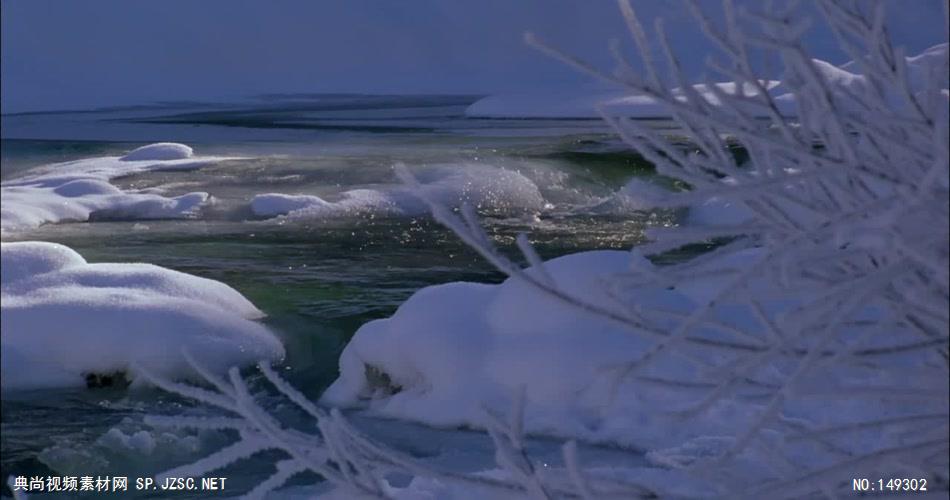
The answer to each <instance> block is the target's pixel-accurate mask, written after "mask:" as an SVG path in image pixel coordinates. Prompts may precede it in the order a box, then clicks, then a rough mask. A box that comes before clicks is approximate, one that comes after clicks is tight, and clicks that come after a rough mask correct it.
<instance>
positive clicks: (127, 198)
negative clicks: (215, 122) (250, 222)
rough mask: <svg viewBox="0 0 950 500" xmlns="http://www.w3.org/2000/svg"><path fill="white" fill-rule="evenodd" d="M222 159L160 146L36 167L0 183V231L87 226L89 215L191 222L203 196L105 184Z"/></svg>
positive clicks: (205, 198) (180, 146)
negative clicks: (186, 219) (68, 224)
mask: <svg viewBox="0 0 950 500" xmlns="http://www.w3.org/2000/svg"><path fill="white" fill-rule="evenodd" d="M223 159H224V158H217V157H193V156H192V151H191V148H190V147H188V146H185V145H183V144H173V143H159V144H152V145H149V146H144V147H141V148H138V149H136V150H134V151H132V152H130V153H129V154H127V155H125V156H122V157H102V158H90V159H85V160H77V161H72V162H67V163H58V164H54V165H47V166H44V167H39V168H36V169H34V170H33V171H31V172H30V173H28V174H27V175H26V176H23V177H20V178H16V179H13V180H9V181H6V182H3V183H2V184H0V231H2V232H3V233H12V232H16V231H23V230H28V229H32V228H36V227H38V226H40V225H42V224H46V223H56V222H63V221H85V220H88V219H89V217H90V216H92V215H93V214H95V215H98V216H104V217H113V218H122V219H162V218H184V217H192V216H194V215H195V214H196V213H197V211H198V210H199V209H200V208H201V206H202V205H204V204H205V203H207V202H208V200H209V196H208V194H207V193H203V192H195V193H188V194H184V195H181V196H177V197H165V196H161V195H158V194H154V193H146V192H137V191H133V190H127V191H123V190H121V189H119V188H117V187H115V186H113V185H112V184H110V183H109V181H110V180H111V179H114V178H117V177H122V176H125V175H131V174H136V173H140V172H145V171H155V170H191V169H197V168H201V167H202V166H205V165H208V164H210V163H214V162H217V161H221V160H223Z"/></svg>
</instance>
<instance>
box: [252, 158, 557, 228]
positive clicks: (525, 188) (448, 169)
mask: <svg viewBox="0 0 950 500" xmlns="http://www.w3.org/2000/svg"><path fill="white" fill-rule="evenodd" d="M416 179H417V180H418V181H419V183H420V184H421V187H420V189H421V191H422V194H424V195H425V196H426V197H427V198H429V199H431V200H434V201H436V202H438V203H441V204H444V205H447V206H459V205H460V204H462V203H468V204H470V205H472V206H474V207H476V208H479V209H482V210H486V211H494V212H501V213H514V214H518V213H525V212H528V213H532V212H535V213H536V212H539V211H541V210H542V209H543V208H544V205H545V202H544V198H543V196H542V195H541V192H540V191H539V190H538V186H537V185H535V183H534V182H532V181H531V179H528V178H527V177H525V176H524V175H522V174H521V173H519V172H516V171H514V170H508V169H504V168H498V167H494V166H491V165H483V164H478V163H467V164H465V163H463V164H453V165H435V166H432V167H428V168H424V169H422V170H420V171H419V172H418V173H417V174H416ZM251 210H252V211H253V212H254V214H255V215H258V216H261V217H273V216H277V215H287V216H289V217H292V218H324V217H341V216H352V215H361V214H369V213H372V214H378V215H385V216H415V215H423V214H426V213H427V212H428V207H427V206H426V204H425V203H424V202H423V201H422V199H420V197H419V196H418V195H417V194H416V193H414V192H413V190H412V189H410V188H408V187H406V186H403V185H389V186H381V187H375V188H365V189H352V190H349V191H344V192H342V193H340V198H339V200H338V201H327V200H324V199H323V198H320V197H317V196H312V195H287V194H279V193H267V194H261V195H257V196H255V197H254V198H253V199H252V200H251Z"/></svg>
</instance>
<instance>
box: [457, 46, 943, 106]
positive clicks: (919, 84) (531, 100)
mask: <svg viewBox="0 0 950 500" xmlns="http://www.w3.org/2000/svg"><path fill="white" fill-rule="evenodd" d="M947 47H948V45H947V44H946V43H943V44H940V45H935V46H933V47H931V48H929V49H927V50H925V51H924V52H922V53H921V54H918V55H916V56H911V57H907V59H906V60H907V68H908V78H909V81H910V84H911V88H912V89H913V90H914V91H915V92H922V91H924V90H925V85H926V82H928V81H930V82H934V81H936V82H937V83H938V85H939V86H940V87H941V88H946V87H947V76H946V69H945V68H944V67H943V66H942V65H943V62H944V61H945V59H946V53H947ZM813 61H814V62H815V65H816V68H817V70H818V72H819V73H820V74H821V75H823V76H824V78H825V79H826V81H827V82H829V83H830V84H831V85H830V86H831V89H832V91H833V92H834V93H835V95H837V96H838V97H839V98H841V99H843V100H844V101H848V100H849V99H850V97H849V96H852V95H855V94H861V93H863V92H865V91H867V90H870V84H869V82H868V81H867V78H866V77H865V76H864V75H862V74H860V73H859V71H860V68H859V67H858V65H857V64H856V63H854V62H849V63H847V64H843V65H841V66H835V65H833V64H831V63H829V62H827V61H822V60H820V59H814V60H813ZM931 75H937V76H938V78H937V79H934V78H933V77H932V76H931ZM715 85H716V86H717V87H718V88H719V90H721V91H722V92H724V93H725V94H727V95H735V94H736V91H737V89H738V87H737V86H736V84H735V83H734V82H722V83H716V84H715ZM765 86H766V89H767V90H768V91H769V93H770V94H771V95H773V96H774V97H775V102H776V105H777V106H778V109H779V111H780V112H782V113H785V114H788V115H794V114H795V113H797V109H796V102H795V96H794V95H793V94H791V93H790V91H789V89H788V86H787V85H784V84H782V83H781V82H779V81H775V80H770V81H768V82H765ZM693 88H694V89H695V90H696V91H697V92H698V93H699V95H700V96H702V98H703V99H705V100H706V101H707V102H709V103H710V104H712V105H719V104H720V101H719V97H718V96H717V95H716V93H715V92H714V91H713V90H712V89H711V88H709V87H708V86H707V85H705V84H698V85H694V86H693ZM744 91H745V92H744V93H745V94H746V95H755V90H754V88H753V87H752V86H751V85H746V88H745V89H744ZM673 92H674V93H676V94H680V95H682V91H681V90H679V89H674V90H673ZM894 99H895V100H897V99H901V97H900V96H894ZM598 106H601V107H603V108H604V110H605V111H607V112H608V113H609V114H611V115H614V116H626V117H630V118H666V117H669V116H670V112H669V110H668V109H667V106H666V105H664V104H660V103H658V102H657V101H655V100H654V99H652V98H650V97H647V96H642V95H630V91H627V90H622V89H609V90H595V91H591V90H589V89H576V90H564V89H560V90H557V91H548V92H544V91H541V92H533V93H522V94H500V95H492V96H488V97H484V98H482V99H480V100H478V101H476V102H474V103H473V104H472V105H470V106H469V107H468V109H466V110H465V115H466V116H468V117H471V118H599V117H600V114H598V112H597V107H598Z"/></svg>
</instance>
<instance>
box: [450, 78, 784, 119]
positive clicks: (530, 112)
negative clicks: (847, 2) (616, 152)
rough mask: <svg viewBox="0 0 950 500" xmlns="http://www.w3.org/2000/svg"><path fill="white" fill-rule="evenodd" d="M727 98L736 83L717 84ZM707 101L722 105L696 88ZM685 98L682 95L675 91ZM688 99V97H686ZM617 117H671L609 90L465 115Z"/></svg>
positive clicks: (476, 108) (479, 106)
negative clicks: (606, 114)
mask: <svg viewBox="0 0 950 500" xmlns="http://www.w3.org/2000/svg"><path fill="white" fill-rule="evenodd" d="M764 84H765V86H766V88H767V89H773V88H775V87H776V86H778V85H779V82H777V81H769V82H764ZM715 85H716V87H718V89H719V90H720V91H722V92H724V93H726V94H728V95H734V94H735V93H736V91H737V89H738V86H737V85H736V84H735V83H734V82H722V83H717V84H715ZM693 89H694V90H696V92H698V93H699V94H700V95H701V96H702V97H703V98H704V99H706V100H707V101H708V102H710V103H711V104H714V105H717V104H719V97H718V96H717V95H716V94H715V92H714V91H713V90H712V89H711V88H709V86H708V85H706V84H697V85H693ZM743 90H744V92H745V93H746V95H754V94H755V89H754V87H752V86H751V85H746V87H745V89H743ZM673 92H674V93H677V94H679V95H682V91H681V90H679V89H674V90H673ZM684 99H685V97H684ZM598 106H600V107H602V108H604V110H605V111H606V112H608V113H609V114H611V115H615V116H627V117H631V118H665V117H668V116H670V113H669V110H668V109H667V107H666V105H665V104H662V103H659V102H657V101H656V100H655V99H653V98H651V97H647V96H642V95H630V91H628V90H622V89H610V90H600V91H590V90H583V89H577V90H573V91H571V90H558V91H553V92H550V91H549V92H544V91H540V92H533V93H530V94H507V95H504V94H503V95H493V96H488V97H484V98H482V99H480V100H478V101H476V102H474V103H472V105H470V106H469V107H468V109H466V110H465V115H466V116H468V117H470V118H600V114H599V113H598V112H597V107H598Z"/></svg>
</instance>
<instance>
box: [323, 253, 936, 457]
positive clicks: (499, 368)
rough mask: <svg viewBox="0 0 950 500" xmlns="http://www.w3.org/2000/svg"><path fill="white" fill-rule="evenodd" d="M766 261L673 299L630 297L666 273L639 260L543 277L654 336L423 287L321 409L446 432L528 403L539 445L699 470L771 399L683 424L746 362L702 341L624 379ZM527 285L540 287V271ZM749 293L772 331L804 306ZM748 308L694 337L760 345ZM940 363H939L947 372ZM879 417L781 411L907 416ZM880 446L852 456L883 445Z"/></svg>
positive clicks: (602, 257)
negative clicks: (727, 371) (555, 440)
mask: <svg viewBox="0 0 950 500" xmlns="http://www.w3.org/2000/svg"><path fill="white" fill-rule="evenodd" d="M762 255H763V252H762V250H761V249H755V248H753V249H747V250H743V251H740V252H736V253H733V254H726V255H723V256H721V257H718V258H716V259H714V260H713V261H710V262H709V263H708V266H709V268H710V269H717V270H718V274H715V275H712V276H698V277H695V278H689V279H685V280H682V281H680V282H677V283H675V284H672V286H660V285H658V286H629V285H625V283H629V282H625V281H624V280H625V279H626V278H624V277H625V276H627V277H629V276H631V275H632V274H636V275H643V274H644V273H646V275H654V276H656V275H659V274H660V273H659V272H658V270H657V269H656V268H654V267H653V265H652V264H651V263H650V262H649V261H647V260H646V259H644V258H642V257H639V256H637V255H631V253H629V252H619V251H592V252H582V253H577V254H573V255H567V256H564V257H559V258H556V259H553V260H550V261H548V262H546V263H545V264H544V269H545V271H546V274H547V275H549V276H550V278H551V279H552V280H553V281H554V282H555V283H556V284H557V286H558V288H559V289H560V290H561V292H562V293H564V294H566V295H568V296H570V297H572V298H574V299H576V300H578V301H581V302H583V303H586V304H594V305H596V306H597V307H600V308H602V309H603V310H606V311H609V312H613V313H615V314H618V315H623V314H624V313H625V312H629V311H631V310H637V311H643V312H645V313H647V312H650V311H663V313H650V315H649V317H650V318H651V320H650V321H651V322H652V323H653V328H654V329H655V330H656V331H655V332H654V333H649V332H647V331H643V330H638V329H637V328H631V327H629V326H622V325H620V324H619V323H617V322H615V321H614V320H611V319H608V318H607V317H605V315H603V314H595V313H593V312H590V311H589V310H585V309H582V308H577V307H573V306H571V305H569V304H567V303H565V302H564V301H561V300H559V299H557V298H554V297H553V296H551V295H549V294H546V293H544V292H541V291H539V290H538V289H536V288H534V287H533V286H531V285H529V284H527V283H526V282H524V281H522V280H520V279H518V278H509V279H508V280H506V281H505V282H503V283H501V284H499V285H486V284H475V283H462V282H458V283H449V284H444V285H437V286H432V287H428V288H424V289H422V290H420V291H418V292H417V293H416V294H415V295H413V296H412V297H411V298H410V299H409V300H407V301H406V302H405V303H403V304H402V306H400V308H399V309H398V310H397V311H396V313H395V314H393V316H392V317H390V318H387V319H380V320H376V321H372V322H370V323H367V324H365V325H363V326H362V327H361V328H360V329H359V330H358V331H357V332H356V334H355V335H354V336H353V338H352V340H351V341H350V343H349V345H347V347H346V348H345V350H344V351H343V353H342V355H341V357H340V377H339V378H338V379H337V380H336V381H335V382H334V383H333V385H331V386H330V388H329V389H327V391H326V392H325V393H324V394H323V396H322V402H323V403H325V404H329V405H336V406H344V407H354V406H355V407H364V408H367V409H368V410H369V411H370V412H371V413H373V414H378V415H384V416H388V417H396V418H403V419H409V420H414V421H418V422H422V423H425V424H429V425H435V426H471V427H476V428H479V427H482V426H483V425H484V422H485V420H484V418H485V417H484V415H485V413H484V410H485V409H486V408H487V409H489V410H491V411H497V412H501V413H505V412H508V411H510V410H511V405H512V400H513V399H514V398H515V395H516V394H518V393H519V392H520V391H522V390H523V391H524V395H525V407H524V411H525V415H524V417H525V418H524V425H525V430H526V431H527V432H529V433H536V434H543V435H553V436H558V437H562V438H570V439H580V440H583V441H590V442H608V443H612V444H615V445H620V446H625V447H633V448H636V449H646V450H663V449H677V450H678V451H675V452H670V453H671V454H672V455H676V458H675V459H676V460H678V461H689V460H691V459H692V458H690V457H689V456H687V455H690V454H691V453H694V452H695V453H698V454H703V453H706V451H705V450H707V448H708V446H706V445H705V444H702V445H699V444H696V443H706V441H703V439H706V440H707V441H708V439H707V438H709V437H717V436H718V437H721V438H722V439H718V440H717V441H716V442H717V443H721V442H729V441H730V440H731V439H733V438H734V437H735V436H737V435H738V434H740V433H741V432H742V430H743V429H747V428H748V426H749V425H751V423H752V422H754V420H755V418H756V415H759V414H761V413H760V412H761V411H762V404H764V401H765V400H764V399H762V398H761V397H759V398H758V399H756V398H757V397H756V396H754V395H755V394H759V395H760V394H761V388H756V387H749V388H747V389H736V391H737V392H740V393H746V394H748V395H750V396H749V397H725V398H722V399H720V400H718V401H716V402H715V403H712V404H711V406H710V407H708V408H707V409H705V411H704V412H703V413H702V414H701V415H700V416H697V417H695V418H690V419H688V420H687V419H686V417H683V416H681V415H679V414H678V413H677V412H678V411H680V410H685V409H687V408H691V407H692V406H693V405H695V404H696V403H697V402H698V401H701V400H702V399H703V398H704V397H705V396H707V395H708V394H709V390H711V388H712V386H710V385H709V384H708V379H707V378H706V377H707V375H704V373H709V371H710V370H711V371H713V372H715V370H717V369H724V368H723V367H725V366H729V363H732V362H735V357H734V355H735V353H730V352H729V349H728V348H727V349H712V348H710V347H709V346H708V345H706V344H705V343H704V342H698V343H696V344H680V345H677V347H676V348H675V349H673V350H671V351H665V352H666V354H664V355H662V356H658V357H655V358H654V359H653V360H652V362H651V364H649V365H648V366H646V367H644V368H643V369H642V370H640V372H639V373H638V374H637V375H636V376H629V375H627V376H624V373H625V372H624V370H623V369H621V367H624V366H629V363H632V362H636V361H637V360H640V359H641V357H642V356H643V355H644V354H645V353H646V352H648V351H649V350H650V349H651V346H653V345H655V342H656V341H657V339H658V338H659V337H657V336H656V335H659V336H661V337H662V336H664V335H666V334H668V333H669V332H672V331H675V330H676V327H677V325H678V324H679V323H680V321H681V320H682V318H687V317H688V316H689V315H690V313H691V312H693V311H695V310H696V309H697V308H699V307H703V306H705V305H706V304H709V303H710V302H711V301H712V300H713V298H714V297H716V296H717V294H719V293H720V292H722V291H723V289H724V288H723V287H725V286H726V284H727V283H728V279H727V278H724V277H723V276H729V275H735V274H738V273H740V272H742V271H744V270H746V269H748V268H749V267H750V266H753V265H755V263H757V262H758V261H759V260H760V259H761V258H762ZM528 273H529V275H531V276H535V277H536V278H540V277H541V273H540V272H539V270H538V269H537V268H531V269H530V270H529V271H528ZM747 286H748V293H749V294H751V295H753V296H755V297H756V299H757V300H758V301H759V302H760V303H761V305H762V306H761V307H762V309H761V313H762V314H764V315H765V317H768V318H771V321H774V320H775V318H777V317H778V316H779V315H781V314H783V313H785V312H788V311H791V310H793V309H794V308H795V307H796V306H797V305H798V304H801V303H802V300H803V296H800V295H789V294H788V293H787V292H785V291H781V290H775V289H772V288H769V287H768V286H767V283H766V282H765V281H760V280H757V279H753V280H752V281H750V283H749V284H748V285H747ZM744 304H745V303H744V302H742V301H739V302H738V303H735V304H733V303H729V301H728V300H725V301H724V302H721V303H719V304H717V305H716V306H714V308H713V310H712V311H711V313H710V315H711V318H713V319H714V320H715V321H718V322H720V323H721V324H723V325H728V327H727V328H726V329H709V328H706V327H702V328H695V329H694V330H693V333H692V334H691V335H699V336H700V337H702V338H703V339H707V340H709V341H712V342H716V341H721V342H726V343H730V342H736V341H738V342H749V341H750V339H749V338H747V337H745V336H732V334H729V333H728V331H729V328H736V329H739V330H741V331H744V332H749V333H750V334H751V335H753V336H756V335H762V336H763V338H765V336H766V333H765V332H762V331H761V329H762V327H761V323H760V322H759V319H758V316H757V315H758V314H759V312H756V311H753V310H751V309H750V308H748V307H746V306H745V305H744ZM880 313H881V312H880V311H876V310H875V309H874V308H869V309H868V310H867V311H864V312H862V313H861V316H862V317H863V318H865V319H867V320H874V318H879V317H880ZM842 328H844V329H843V330H842V332H841V334H842V335H855V336H858V335H860V332H859V331H858V330H855V329H853V327H842ZM656 332H659V333H656ZM912 338H913V337H912V336H911V334H909V333H908V332H902V331H895V332H893V334H892V335H891V336H889V337H888V338H883V339H879V340H876V341H875V342H872V344H875V343H877V342H880V343H882V345H886V344H891V343H893V342H900V341H910V340H911V339H912ZM897 339H902V340H897ZM753 343H754V341H753ZM934 356H935V358H934V360H933V362H938V361H939V360H938V359H937V358H936V354H934ZM908 359H909V358H908ZM696 360H701V362H699V363H697V362H696ZM894 362H895V363H901V362H902V361H900V360H898V359H896V358H895V360H894ZM907 363H909V364H908V370H913V369H916V368H914V367H915V366H919V365H915V364H914V363H919V360H912V361H910V360H909V361H907ZM789 366H794V364H791V365H789ZM716 367H718V368H716ZM787 368H788V367H787V366H784V365H783V364H782V363H780V362H776V363H775V364H771V365H769V366H767V367H763V370H764V371H763V374H762V375H761V376H762V377H763V378H764V379H765V380H774V381H775V383H778V382H779V381H781V380H784V377H787V376H788V373H787V372H783V370H786V369H787ZM823 370H824V371H821V370H819V371H816V372H815V374H814V376H815V377H817V378H819V379H825V378H826V377H829V378H831V379H834V380H842V381H851V380H854V381H861V382H862V383H869V384H870V383H872V382H873V383H875V384H881V385H887V384H895V383H897V380H896V379H894V376H895V374H898V373H900V371H891V372H890V373H882V372H880V370H876V369H875V368H873V367H860V366H856V365H852V366H849V367H846V368H843V367H837V366H829V367H826V368H824V369H823ZM935 383H936V382H935ZM746 391H748V392H746ZM936 404H937V406H939V403H936ZM875 405H876V403H875V402H874V401H873V400H872V401H869V400H847V399H842V400H839V401H828V400H827V399H823V398H819V399H816V400H808V399H801V400H798V401H796V402H795V403H794V404H791V403H790V404H788V405H787V406H786V407H784V408H783V411H784V412H785V414H786V415H787V416H788V417H789V418H796V419H801V420H802V421H804V422H809V421H811V422H815V423H821V422H825V423H826V422H829V421H835V419H837V421H839V422H840V421H842V419H847V418H851V417H853V418H854V419H863V418H870V417H871V416H873V415H883V414H885V413H886V414H888V415H893V414H894V412H895V411H896V410H895V409H894V408H891V407H889V408H887V410H886V412H884V413H881V412H882V411H884V410H881V409H880V408H877V407H876V406H875ZM908 411H911V410H908ZM913 411H917V409H915V410H913ZM935 411H936V410H935ZM693 440H699V441H693ZM872 441H873V440H872ZM872 441H867V442H864V441H861V442H858V441H855V442H854V443H853V444H854V446H858V447H869V446H877V445H879V444H880V443H879V442H872ZM691 442H692V443H693V444H690V443H691ZM677 447H680V448H677ZM816 456H817V455H816Z"/></svg>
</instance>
